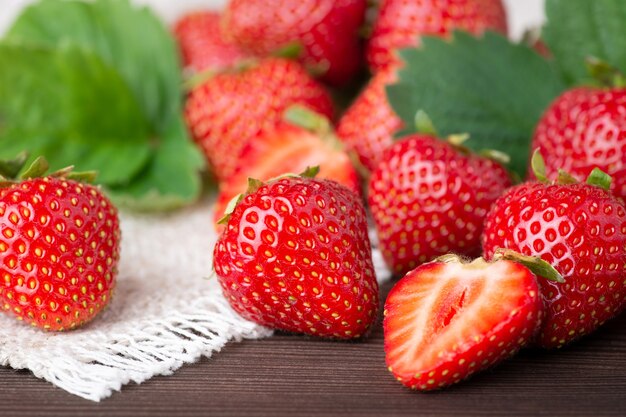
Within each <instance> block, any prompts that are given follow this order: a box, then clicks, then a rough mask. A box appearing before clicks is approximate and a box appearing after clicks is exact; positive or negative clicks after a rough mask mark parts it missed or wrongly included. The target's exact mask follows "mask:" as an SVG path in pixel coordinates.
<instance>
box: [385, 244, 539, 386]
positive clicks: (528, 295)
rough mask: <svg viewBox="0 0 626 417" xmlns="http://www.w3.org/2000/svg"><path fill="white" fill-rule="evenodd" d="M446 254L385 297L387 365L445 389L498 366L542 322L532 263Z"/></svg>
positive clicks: (402, 377)
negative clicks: (468, 260) (464, 258)
mask: <svg viewBox="0 0 626 417" xmlns="http://www.w3.org/2000/svg"><path fill="white" fill-rule="evenodd" d="M445 258H446V259H445V261H435V262H431V263H428V264H424V265H421V266H419V267H418V268H416V269H414V270H413V271H411V272H409V273H408V274H407V275H406V276H405V277H404V278H402V279H401V280H400V281H398V283H397V284H396V285H395V286H394V287H393V288H392V289H391V292H390V293H389V295H388V297H387V300H386V302H385V311H384V314H385V318H384V320H383V327H384V339H385V357H386V361H387V365H388V366H389V370H390V371H391V372H392V373H393V375H394V376H395V377H396V378H397V379H398V380H399V381H400V382H401V383H402V384H404V385H406V386H408V387H410V388H413V389H419V390H423V391H427V390H433V389H437V388H442V387H445V386H448V385H451V384H454V383H457V382H459V381H461V380H462V379H465V378H467V377H469V376H470V375H472V374H473V373H475V372H478V371H480V370H482V369H485V368H487V367H490V366H492V365H494V364H495V363H497V362H499V361H501V360H503V359H505V358H507V357H509V356H511V355H513V354H515V353H516V352H517V351H518V350H519V349H520V348H521V347H522V346H524V345H526V344H527V343H528V342H529V341H530V340H531V339H532V337H533V336H534V335H535V333H536V331H537V329H538V328H539V326H540V323H541V318H542V301H541V297H540V296H539V289H538V287H537V280H536V278H535V275H534V274H533V273H532V272H530V271H529V270H528V269H527V268H526V267H524V266H522V265H520V264H518V263H515V262H512V261H507V260H500V261H496V262H493V263H487V262H485V260H484V259H482V258H478V259H477V260H475V261H473V262H471V263H465V262H462V261H461V260H460V259H459V258H458V257H456V256H447V257H445Z"/></svg>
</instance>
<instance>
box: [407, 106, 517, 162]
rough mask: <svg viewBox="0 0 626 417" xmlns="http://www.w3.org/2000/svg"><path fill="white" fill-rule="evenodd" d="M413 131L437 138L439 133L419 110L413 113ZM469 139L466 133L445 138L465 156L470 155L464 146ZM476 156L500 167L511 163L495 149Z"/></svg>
mask: <svg viewBox="0 0 626 417" xmlns="http://www.w3.org/2000/svg"><path fill="white" fill-rule="evenodd" d="M415 130H416V131H417V132H418V133H422V134H425V135H431V136H435V137H439V133H438V131H437V128H436V127H435V124H434V123H433V121H432V119H431V118H430V116H428V114H427V113H426V112H425V111H424V110H421V109H420V110H418V111H417V112H416V113H415ZM469 139H470V135H469V134H468V133H457V134H453V135H449V136H448V137H447V138H446V140H447V142H448V143H449V144H450V145H452V146H454V148H455V149H457V150H458V151H460V152H462V153H464V154H466V155H469V154H470V153H471V151H470V149H469V148H467V147H466V146H464V144H465V142H467V141H468V140H469ZM477 154H478V155H480V156H483V157H485V158H488V159H491V160H493V161H495V162H497V163H499V164H501V165H507V164H508V163H510V162H511V157H510V156H509V155H507V154H506V153H504V152H501V151H498V150H495V149H483V150H480V151H479V152H477Z"/></svg>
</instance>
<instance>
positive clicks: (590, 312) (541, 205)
mask: <svg viewBox="0 0 626 417" xmlns="http://www.w3.org/2000/svg"><path fill="white" fill-rule="evenodd" d="M483 239H484V242H483V250H484V252H485V256H486V257H491V256H492V255H493V253H494V251H495V250H496V248H498V247H504V248H509V249H513V250H515V251H518V252H520V253H522V254H525V255H533V256H540V257H541V258H542V259H544V260H545V261H547V262H548V263H550V264H551V265H552V266H554V267H555V268H556V270H557V271H559V272H560V273H561V275H562V276H563V278H564V279H565V283H563V284H559V283H555V282H552V281H548V280H546V279H543V278H540V279H539V281H540V286H541V292H542V296H543V298H544V299H545V303H546V318H545V320H544V324H543V326H542V329H541V332H540V334H539V338H538V341H537V342H538V344H539V345H540V346H543V347H546V348H557V347H561V346H563V345H565V344H567V343H569V342H570V341H572V340H574V339H576V338H578V337H580V336H582V335H585V334H588V333H590V332H591V331H593V330H595V329H596V328H597V327H598V326H600V325H601V324H602V323H603V322H605V321H606V320H608V319H609V318H611V317H613V316H615V315H617V314H619V313H620V312H621V311H622V310H623V309H624V304H625V300H626V280H625V277H624V271H625V270H626V209H625V208H624V205H623V204H621V203H620V202H619V201H618V200H617V199H616V198H615V197H614V196H612V195H611V194H610V193H609V192H607V191H605V190H602V189H600V188H598V187H593V186H590V185H586V184H574V185H545V184H541V183H537V182H530V183H526V184H522V185H518V186H516V187H513V188H511V189H510V190H509V191H507V193H505V194H504V195H503V196H502V197H501V198H500V199H498V201H497V202H496V203H495V204H494V207H493V209H492V211H491V212H490V213H489V215H488V216H487V220H486V225H485V232H484V238H483Z"/></svg>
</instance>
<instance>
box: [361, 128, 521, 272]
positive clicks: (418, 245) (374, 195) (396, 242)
mask: <svg viewBox="0 0 626 417" xmlns="http://www.w3.org/2000/svg"><path fill="white" fill-rule="evenodd" d="M510 185H511V181H510V179H509V176H508V174H507V172H506V170H505V169H504V168H503V167H502V166H501V165H500V164H498V163H497V162H494V161H493V160H490V159H487V158H485V157H480V156H477V155H473V154H469V153H467V152H465V151H463V150H462V149H459V148H456V147H455V146H453V145H451V144H450V143H448V142H446V141H445V140H441V139H437V138H435V137H432V136H426V135H421V134H417V135H411V136H407V137H405V138H404V139H403V140H401V141H399V142H396V143H395V144H393V145H392V146H391V147H390V148H388V149H387V151H386V152H385V154H384V156H383V158H382V160H381V162H380V164H379V165H378V167H377V168H376V169H375V170H374V171H373V172H372V176H371V179H370V184H369V193H368V194H369V195H368V200H369V204H370V208H371V211H372V217H373V219H374V224H375V226H376V230H377V232H378V237H379V240H380V248H381V251H382V254H383V257H384V258H385V261H386V262H387V264H388V265H389V266H390V267H391V268H392V269H393V270H394V272H396V273H398V274H402V273H406V272H407V271H409V270H411V269H413V268H415V267H416V266H417V265H418V264H421V263H423V262H426V261H430V260H432V259H433V258H435V257H437V256H439V255H443V254H446V253H448V252H455V253H459V254H463V255H467V256H476V255H478V254H480V235H481V233H482V230H483V221H484V218H485V216H486V214H487V212H488V211H489V209H490V207H491V204H492V203H493V202H494V201H495V200H496V198H498V197H499V196H500V195H501V194H502V193H503V192H504V190H505V188H507V187H508V186H510Z"/></svg>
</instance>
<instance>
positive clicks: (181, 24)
mask: <svg viewBox="0 0 626 417" xmlns="http://www.w3.org/2000/svg"><path fill="white" fill-rule="evenodd" d="M221 17H222V15H221V13H219V12H217V11H208V10H207V11H196V12H192V13H189V14H186V15H184V16H183V17H182V18H180V19H179V20H178V21H177V22H176V24H175V25H174V28H173V33H174V37H175V38H176V41H177V43H178V47H179V49H180V53H181V58H182V61H183V66H184V67H186V68H189V69H191V70H192V71H194V72H201V71H208V70H213V71H221V70H224V69H227V68H231V67H233V66H235V65H236V64H237V63H238V62H240V61H242V60H244V59H246V58H248V57H249V55H248V54H247V53H245V52H244V51H243V50H241V49H240V48H239V47H238V46H237V45H235V44H234V43H232V42H230V41H228V40H227V39H226V38H225V37H224V35H223V34H222V30H221V25H220V20H221Z"/></svg>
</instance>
